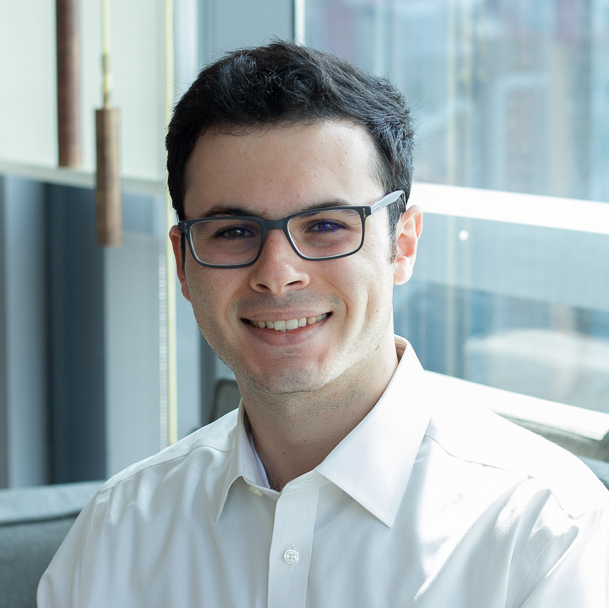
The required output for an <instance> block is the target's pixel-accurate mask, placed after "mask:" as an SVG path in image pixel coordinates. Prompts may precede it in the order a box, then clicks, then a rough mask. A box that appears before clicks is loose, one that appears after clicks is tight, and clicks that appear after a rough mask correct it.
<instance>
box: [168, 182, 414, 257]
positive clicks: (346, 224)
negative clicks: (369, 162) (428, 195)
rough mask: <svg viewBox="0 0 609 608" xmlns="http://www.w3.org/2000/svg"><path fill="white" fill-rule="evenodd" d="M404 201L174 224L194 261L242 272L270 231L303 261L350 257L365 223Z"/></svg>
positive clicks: (393, 197) (391, 197)
mask: <svg viewBox="0 0 609 608" xmlns="http://www.w3.org/2000/svg"><path fill="white" fill-rule="evenodd" d="M403 196H404V192H403V191H402V190H396V191H395V192H391V193H390V194H387V195H386V196H384V197H383V198H382V199H380V200H378V201H377V202H375V203H372V205H369V206H336V207H325V208H322V209H311V210H309V211H301V212H300V213H295V214H293V215H289V216H288V217H284V218H283V219H279V220H264V219H261V218H257V217H247V216H218V217H204V218H200V219H196V220H187V221H181V222H178V229H179V231H180V232H181V233H182V234H185V235H186V239H187V241H188V246H189V247H190V251H191V253H192V256H193V258H194V259H195V261H197V262H198V263H199V264H201V265H202V266H207V267H209V268H242V267H243V266H249V265H251V264H253V263H254V262H255V261H256V260H257V259H258V258H259V257H260V253H261V252H262V247H263V246H264V239H265V238H266V234H267V232H268V231H269V230H281V231H282V232H283V233H284V234H285V235H286V237H287V239H288V241H289V242H290V244H291V245H292V247H293V248H294V251H295V252H296V253H297V254H298V255H299V256H300V257H301V258H303V259H305V260H319V261H321V260H334V259H337V258H344V257H346V256H348V255H353V254H354V253H356V252H358V251H359V250H360V249H361V248H362V245H363V244H364V226H365V222H366V218H367V217H368V216H369V215H372V214H373V213H376V212H377V211H379V210H381V209H384V208H385V207H388V206H389V205H392V204H393V203H395V202H397V201H398V200H399V199H400V198H401V197H403Z"/></svg>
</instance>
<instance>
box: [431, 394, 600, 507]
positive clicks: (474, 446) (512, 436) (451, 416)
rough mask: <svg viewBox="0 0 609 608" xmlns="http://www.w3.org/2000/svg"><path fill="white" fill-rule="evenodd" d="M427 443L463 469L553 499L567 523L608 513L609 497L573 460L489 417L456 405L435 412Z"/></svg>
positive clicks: (490, 414)
mask: <svg viewBox="0 0 609 608" xmlns="http://www.w3.org/2000/svg"><path fill="white" fill-rule="evenodd" d="M427 437H428V438H429V439H431V440H432V441H433V442H434V443H435V444H436V445H437V446H438V447H439V448H440V449H441V450H442V451H444V452H445V453H446V454H447V455H449V457H451V458H453V459H456V460H457V461H459V462H460V463H462V464H463V466H464V468H465V469H467V467H468V465H471V467H476V466H478V467H480V466H482V467H485V468H486V470H487V474H488V475H489V476H491V475H494V476H501V477H502V478H503V479H504V480H505V481H506V483H509V484H515V485H522V484H525V483H526V484H527V485H528V486H529V487H530V488H531V489H532V490H533V491H537V492H539V491H545V492H547V493H549V494H551V495H552V496H553V497H554V498H555V499H556V501H557V502H558V504H559V505H560V507H561V508H562V509H563V510H564V511H565V512H566V513H567V514H568V515H569V516H570V517H571V518H578V517H580V516H582V515H584V514H585V513H587V512H591V511H595V510H607V509H609V492H607V490H606V488H605V487H604V486H603V485H602V483H601V482H600V481H599V480H598V478H597V477H596V476H595V475H594V473H593V472H592V471H591V470H590V469H589V468H588V467H587V466H586V465H585V464H584V463H583V462H582V461H581V460H580V459H579V458H577V457H576V456H574V455H573V454H571V453H570V452H568V451H566V450H564V449H563V448H561V447H559V446H557V445H555V444H553V443H551V442H549V441H547V440H546V439H544V438H543V437H540V436H539V435H536V434H535V433H532V432H531V431H528V430H526V429H524V428H522V427H520V426H518V425H516V424H514V423H512V422H509V421H508V420H505V419H504V418H502V417H500V416H498V415H497V414H495V413H493V412H492V411H491V410H490V409H487V408H485V407H481V406H477V405H476V406H474V405H470V404H468V403H465V402H463V401H460V400H455V402H454V403H452V404H449V405H445V406H441V407H439V408H437V409H436V413H435V414H434V416H433V418H432V421H431V424H430V426H429V428H428V432H427Z"/></svg>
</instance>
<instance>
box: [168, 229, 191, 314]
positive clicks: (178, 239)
mask: <svg viewBox="0 0 609 608" xmlns="http://www.w3.org/2000/svg"><path fill="white" fill-rule="evenodd" d="M169 238H170V240H171V246H172V247H173V255H174V256H175V258H176V267H177V271H178V279H179V281H180V285H181V287H182V295H183V296H184V297H185V298H186V299H187V300H188V301H189V302H190V292H189V291H188V284H187V282H186V272H185V261H186V260H185V259H184V257H183V255H182V251H184V253H186V243H184V246H183V245H182V239H183V238H184V236H183V234H182V233H181V232H180V231H179V230H178V227H177V226H172V227H171V230H170V231H169Z"/></svg>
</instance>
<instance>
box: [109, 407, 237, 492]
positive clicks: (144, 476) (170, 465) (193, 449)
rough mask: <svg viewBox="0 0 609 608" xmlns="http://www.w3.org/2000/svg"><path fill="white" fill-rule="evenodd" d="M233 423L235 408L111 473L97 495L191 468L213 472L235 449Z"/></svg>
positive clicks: (148, 481) (222, 465)
mask: <svg viewBox="0 0 609 608" xmlns="http://www.w3.org/2000/svg"><path fill="white" fill-rule="evenodd" d="M236 427H237V410H235V411H232V412H229V413H228V414H226V415H225V416H223V417H222V418H219V419H218V420H216V421H215V422H212V423H211V424H209V425H207V426H204V427H202V428H201V429H198V430H196V431H194V432H193V433H191V434H190V435H187V436H186V437H184V438H183V439H181V440H180V441H178V442H177V443H175V444H173V445H171V446H169V447H167V448H165V449H164V450H161V451H160V452H158V453H157V454H155V455H153V456H150V457H149V458H146V459H144V460H141V461H140V462H136V463H135V464H132V465H131V466H129V467H127V468H126V469H124V470H123V471H121V472H120V473H118V474H116V475H114V476H113V477H111V478H110V479H109V480H108V481H107V482H106V483H105V484H104V485H103V486H102V487H101V488H100V491H99V492H98V497H99V496H102V495H104V494H107V493H108V492H111V491H113V490H115V489H117V488H119V487H120V486H122V485H124V484H129V483H134V482H138V483H142V482H146V483H147V484H154V483H162V482H163V480H165V479H167V478H168V476H172V477H181V476H183V475H186V474H187V473H188V470H189V469H190V468H194V469H198V470H199V473H200V472H201V471H202V470H203V469H205V470H206V471H208V472H209V473H211V474H213V472H214V470H215V469H218V468H220V469H222V468H223V467H224V463H225V461H226V459H227V458H228V456H229V455H230V454H231V453H232V451H233V449H234V437H235V432H236Z"/></svg>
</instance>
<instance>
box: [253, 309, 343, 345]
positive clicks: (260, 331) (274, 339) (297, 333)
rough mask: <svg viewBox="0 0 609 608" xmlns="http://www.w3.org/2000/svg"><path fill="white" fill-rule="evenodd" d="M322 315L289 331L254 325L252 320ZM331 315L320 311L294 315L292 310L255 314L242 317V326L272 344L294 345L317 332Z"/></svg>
mask: <svg viewBox="0 0 609 608" xmlns="http://www.w3.org/2000/svg"><path fill="white" fill-rule="evenodd" d="M320 316H321V317H322V319H320V320H318V321H316V322H314V323H311V324H308V323H307V324H306V325H303V326H300V325H299V326H298V327H297V328H296V329H292V330H290V331H287V330H281V329H279V330H277V329H273V328H269V327H259V326H258V325H254V324H253V323H252V322H255V323H260V322H261V321H271V320H273V321H285V320H291V319H302V318H312V317H314V318H317V317H320ZM331 316H332V313H331V312H327V313H321V314H320V315H312V314H311V313H309V314H308V315H302V316H299V317H297V316H294V313H293V312H289V313H279V314H278V313H277V312H275V313H271V314H269V315H268V316H264V317H263V316H262V315H256V317H255V318H249V317H244V318H242V319H241V320H242V322H243V326H244V327H245V328H246V329H247V330H249V331H251V332H252V336H254V337H256V338H258V339H261V340H262V341H264V342H265V343H267V344H269V345H273V346H282V345H291V346H293V345H296V344H299V343H300V342H303V341H305V340H308V339H309V338H311V337H312V336H314V335H315V334H317V333H318V332H319V331H320V330H321V329H322V328H323V327H324V325H325V324H326V323H327V322H328V320H329V319H330V317H331Z"/></svg>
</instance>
